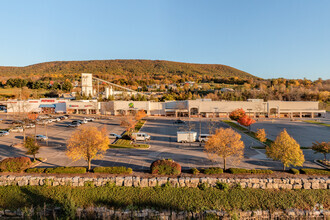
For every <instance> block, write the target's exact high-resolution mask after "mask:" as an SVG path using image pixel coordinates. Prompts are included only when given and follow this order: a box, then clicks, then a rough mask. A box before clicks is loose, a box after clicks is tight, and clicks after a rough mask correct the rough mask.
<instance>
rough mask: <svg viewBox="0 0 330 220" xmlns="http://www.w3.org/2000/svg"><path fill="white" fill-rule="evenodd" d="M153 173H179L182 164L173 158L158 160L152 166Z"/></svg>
mask: <svg viewBox="0 0 330 220" xmlns="http://www.w3.org/2000/svg"><path fill="white" fill-rule="evenodd" d="M150 171H151V173H152V174H160V175H179V174H180V173H181V165H180V164H178V163H176V162H174V161H173V160H171V159H163V160H156V161H154V162H153V163H152V164H151V166H150Z"/></svg>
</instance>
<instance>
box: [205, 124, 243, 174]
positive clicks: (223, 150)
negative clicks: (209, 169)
mask: <svg viewBox="0 0 330 220" xmlns="http://www.w3.org/2000/svg"><path fill="white" fill-rule="evenodd" d="M204 151H205V152H206V153H207V156H208V157H209V158H210V159H211V160H214V159H215V158H217V157H220V158H222V159H223V168H224V169H226V160H227V159H228V158H231V159H232V160H233V161H235V162H239V161H240V160H241V158H242V157H243V153H244V143H243V141H242V140H241V135H240V134H238V133H237V132H235V131H234V130H233V129H231V128H226V129H224V128H219V129H218V130H216V132H215V134H214V135H212V136H210V137H209V139H208V141H207V142H206V144H205V146H204Z"/></svg>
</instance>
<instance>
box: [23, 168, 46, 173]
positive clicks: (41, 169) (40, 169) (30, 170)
mask: <svg viewBox="0 0 330 220" xmlns="http://www.w3.org/2000/svg"><path fill="white" fill-rule="evenodd" d="M45 170H46V168H29V169H27V170H25V172H26V173H44V172H45Z"/></svg>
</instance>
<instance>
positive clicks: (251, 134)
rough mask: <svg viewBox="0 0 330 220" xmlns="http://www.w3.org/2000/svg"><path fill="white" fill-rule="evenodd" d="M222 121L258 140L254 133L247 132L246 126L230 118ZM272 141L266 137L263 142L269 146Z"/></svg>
mask: <svg viewBox="0 0 330 220" xmlns="http://www.w3.org/2000/svg"><path fill="white" fill-rule="evenodd" d="M223 122H224V123H226V124H228V125H229V126H231V127H233V128H236V129H237V130H239V131H242V132H244V133H245V134H247V135H249V136H250V137H253V138H254V139H256V140H258V138H257V137H256V133H255V132H253V131H251V132H249V130H248V129H246V128H243V127H242V126H240V125H238V124H236V123H234V122H232V121H230V120H223ZM273 142H274V141H272V140H270V139H268V138H267V140H266V142H265V143H264V144H266V145H267V146H270V145H271V144H272V143H273ZM255 149H265V147H260V148H259V147H258V148H255Z"/></svg>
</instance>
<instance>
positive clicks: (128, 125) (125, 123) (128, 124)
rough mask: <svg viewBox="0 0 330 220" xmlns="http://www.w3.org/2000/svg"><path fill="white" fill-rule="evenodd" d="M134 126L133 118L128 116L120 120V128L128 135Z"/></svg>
mask: <svg viewBox="0 0 330 220" xmlns="http://www.w3.org/2000/svg"><path fill="white" fill-rule="evenodd" d="M135 124H136V120H135V118H133V117H132V116H130V115H126V116H123V117H122V118H121V119H120V126H122V127H124V128H125V130H126V131H127V132H128V133H129V132H131V131H132V130H133V129H134V127H135Z"/></svg>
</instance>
